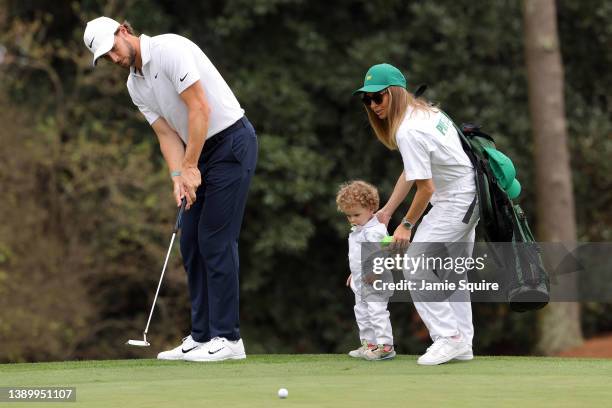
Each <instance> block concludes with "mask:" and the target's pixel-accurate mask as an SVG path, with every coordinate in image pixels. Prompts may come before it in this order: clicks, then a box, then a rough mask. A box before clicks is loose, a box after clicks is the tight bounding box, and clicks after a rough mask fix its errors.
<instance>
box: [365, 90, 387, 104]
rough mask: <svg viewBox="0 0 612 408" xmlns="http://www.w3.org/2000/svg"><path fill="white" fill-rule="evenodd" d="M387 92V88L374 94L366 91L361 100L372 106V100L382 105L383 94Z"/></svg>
mask: <svg viewBox="0 0 612 408" xmlns="http://www.w3.org/2000/svg"><path fill="white" fill-rule="evenodd" d="M386 93H387V90H386V89H385V90H383V91H380V92H376V93H373V94H372V95H368V94H366V93H364V94H363V95H361V101H362V102H363V104H364V105H365V106H370V104H372V101H373V102H374V103H375V104H376V105H380V104H381V103H382V101H383V95H384V94H386Z"/></svg>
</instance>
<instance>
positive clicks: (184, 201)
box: [172, 197, 187, 233]
mask: <svg viewBox="0 0 612 408" xmlns="http://www.w3.org/2000/svg"><path fill="white" fill-rule="evenodd" d="M186 205H187V199H186V198H185V197H183V199H182V200H181V208H180V209H179V212H178V215H177V216H176V224H174V230H173V231H172V232H174V233H176V232H178V230H179V229H180V228H181V221H182V219H183V213H184V212H185V206H186Z"/></svg>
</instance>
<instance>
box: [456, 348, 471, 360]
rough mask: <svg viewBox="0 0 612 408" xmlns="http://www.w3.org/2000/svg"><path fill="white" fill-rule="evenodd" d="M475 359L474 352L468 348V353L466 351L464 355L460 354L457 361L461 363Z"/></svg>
mask: <svg viewBox="0 0 612 408" xmlns="http://www.w3.org/2000/svg"><path fill="white" fill-rule="evenodd" d="M473 359H474V352H473V351H472V347H471V346H468V351H466V352H465V353H463V354H459V355H458V356H457V357H455V360H459V361H469V360H473Z"/></svg>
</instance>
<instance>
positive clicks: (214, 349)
mask: <svg viewBox="0 0 612 408" xmlns="http://www.w3.org/2000/svg"><path fill="white" fill-rule="evenodd" d="M83 40H84V42H85V45H86V46H87V48H88V49H89V50H90V51H91V52H92V53H93V54H94V58H93V64H94V65H96V63H97V61H98V59H99V58H100V57H103V58H104V59H106V60H109V61H111V62H113V63H114V64H116V65H119V66H121V67H123V68H127V69H129V71H130V74H129V76H128V80H127V88H128V91H129V93H130V96H131V98H132V101H133V102H134V105H136V106H137V107H138V109H139V110H140V112H142V114H143V115H144V117H145V118H146V120H147V121H148V122H149V124H150V125H151V126H152V128H153V130H154V132H155V134H156V135H157V138H158V141H159V145H160V148H161V152H162V154H163V156H164V159H165V161H166V163H167V164H168V168H169V171H170V176H171V178H172V181H173V185H174V197H175V199H176V203H177V206H179V205H180V203H181V199H182V198H183V197H185V198H186V200H187V207H186V208H187V211H186V212H185V215H184V217H183V223H182V233H181V254H182V256H183V263H184V266H185V270H186V271H187V276H188V283H189V292H190V297H191V326H192V327H191V333H190V335H189V336H187V337H185V338H184V339H183V342H182V344H180V345H179V346H178V347H176V348H174V349H172V350H169V351H164V352H162V353H159V355H158V358H159V359H165V360H190V361H219V360H226V359H242V358H245V357H246V354H245V351H244V345H243V343H242V339H241V338H240V331H239V314H238V305H239V303H238V292H239V286H238V275H239V269H238V236H239V233H240V227H241V224H242V217H243V214H244V208H245V204H246V198H247V193H248V190H249V186H250V183H251V178H252V176H253V172H254V170H255V165H256V163H257V136H256V135H255V130H254V129H253V126H252V125H251V124H250V122H249V121H248V120H247V119H246V117H245V116H244V110H243V109H242V108H241V107H240V104H239V103H238V100H237V99H236V97H235V96H234V94H233V93H232V91H231V89H230V88H229V86H228V85H227V83H226V82H225V81H224V79H223V78H222V77H221V75H220V74H219V72H218V71H217V69H216V68H215V67H214V66H213V64H212V63H211V62H210V60H209V59H208V57H206V55H205V54H204V53H203V52H202V50H201V49H200V48H199V47H198V46H197V45H196V44H194V43H193V42H191V41H190V40H188V39H187V38H184V37H181V36H178V35H175V34H163V35H159V36H155V37H148V36H146V35H144V34H143V35H141V36H140V37H137V36H135V35H134V32H133V30H132V28H131V27H130V25H129V24H128V23H127V22H124V23H123V24H119V23H118V22H117V21H115V20H113V19H110V18H108V17H99V18H96V19H95V20H92V21H90V22H89V23H87V27H86V28H85V34H84V36H83ZM202 178H203V180H204V182H203V183H202Z"/></svg>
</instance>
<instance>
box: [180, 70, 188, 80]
mask: <svg viewBox="0 0 612 408" xmlns="http://www.w3.org/2000/svg"><path fill="white" fill-rule="evenodd" d="M187 75H189V72H188V73H186V74H185V76H184V77H182V78H179V79H180V80H181V82H183V79H185V78H187Z"/></svg>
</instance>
